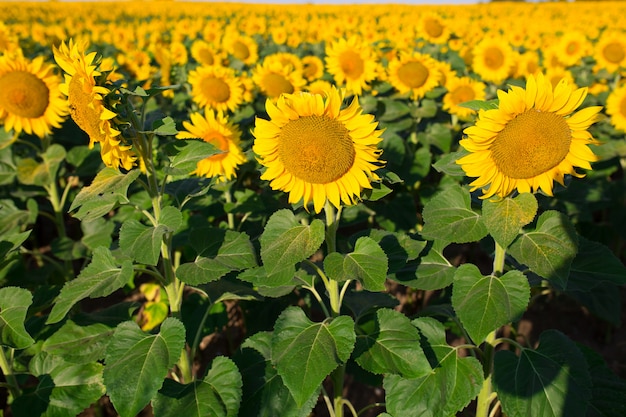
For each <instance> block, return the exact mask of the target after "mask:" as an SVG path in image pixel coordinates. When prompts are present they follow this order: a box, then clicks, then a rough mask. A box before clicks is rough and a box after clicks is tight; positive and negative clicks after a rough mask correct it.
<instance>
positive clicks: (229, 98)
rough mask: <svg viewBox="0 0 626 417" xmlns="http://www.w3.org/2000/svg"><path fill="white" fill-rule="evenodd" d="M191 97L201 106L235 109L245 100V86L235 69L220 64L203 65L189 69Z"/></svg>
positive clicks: (224, 109) (225, 109) (220, 109)
mask: <svg viewBox="0 0 626 417" xmlns="http://www.w3.org/2000/svg"><path fill="white" fill-rule="evenodd" d="M187 81H188V82H189V84H190V85H191V97H192V99H193V101H194V102H196V103H197V104H198V105H199V106H201V107H208V108H210V109H214V110H218V111H223V112H227V111H229V110H230V111H235V110H236V109H237V107H239V105H241V103H242V102H243V86H242V85H241V81H240V80H239V77H237V75H236V74H235V70H234V69H233V68H230V67H222V66H220V65H203V66H200V67H197V68H196V69H194V70H192V71H189V76H188V78H187Z"/></svg>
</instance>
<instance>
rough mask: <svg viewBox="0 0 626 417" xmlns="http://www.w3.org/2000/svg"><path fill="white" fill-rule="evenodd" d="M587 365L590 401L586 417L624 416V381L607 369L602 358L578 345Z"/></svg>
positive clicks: (625, 389)
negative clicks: (589, 379) (590, 387)
mask: <svg viewBox="0 0 626 417" xmlns="http://www.w3.org/2000/svg"><path fill="white" fill-rule="evenodd" d="M578 349H580V351H581V353H582V354H583V355H584V356H585V360H586V361H587V363H588V364H589V374H590V375H591V383H592V389H591V394H592V395H591V401H590V403H589V408H588V409H587V414H586V417H624V416H626V381H624V380H623V379H620V378H619V377H618V376H617V375H615V374H614V373H613V372H611V370H610V369H609V368H608V366H607V365H606V363H605V362H604V359H603V358H602V356H601V355H600V354H599V353H598V352H596V351H594V350H592V349H591V348H588V347H586V346H584V345H578Z"/></svg>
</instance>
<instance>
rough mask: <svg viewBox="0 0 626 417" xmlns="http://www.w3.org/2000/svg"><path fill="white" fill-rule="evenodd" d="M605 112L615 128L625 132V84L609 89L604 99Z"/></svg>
mask: <svg viewBox="0 0 626 417" xmlns="http://www.w3.org/2000/svg"><path fill="white" fill-rule="evenodd" d="M606 113H607V114H608V115H609V116H611V124H612V125H613V126H614V127H615V128H616V129H619V130H622V131H625V132H626V84H622V85H621V86H619V87H618V88H616V89H614V90H613V91H611V93H610V94H609V96H608V97H607V99H606Z"/></svg>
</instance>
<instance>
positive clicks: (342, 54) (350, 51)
mask: <svg viewBox="0 0 626 417" xmlns="http://www.w3.org/2000/svg"><path fill="white" fill-rule="evenodd" d="M378 66H379V64H378V59H377V57H376V54H375V53H374V51H373V48H372V47H371V46H370V45H368V44H367V43H365V42H363V41H361V40H360V39H359V38H358V37H356V36H351V37H350V38H348V39H344V38H340V39H338V40H336V41H335V42H332V43H331V44H330V46H329V47H328V48H327V49H326V69H327V70H328V72H329V73H330V74H331V75H332V76H333V77H334V79H335V82H336V83H337V84H338V85H341V86H345V88H346V90H347V92H348V93H352V94H356V95H360V94H361V93H362V92H363V90H367V89H369V88H370V86H369V83H370V82H371V81H373V80H374V79H375V78H376V76H377V74H378Z"/></svg>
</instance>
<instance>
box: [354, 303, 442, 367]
mask: <svg viewBox="0 0 626 417" xmlns="http://www.w3.org/2000/svg"><path fill="white" fill-rule="evenodd" d="M419 341H420V335H419V333H418V331H417V329H416V328H415V326H413V325H412V324H411V321H410V320H409V319H408V318H407V317H406V316H405V315H404V314H402V313H399V312H397V311H395V310H391V309H388V308H381V309H379V310H377V311H376V318H375V320H374V326H373V329H372V331H369V332H367V334H364V335H359V336H357V339H356V346H355V350H354V355H353V356H354V358H355V359H356V362H357V363H358V364H359V365H360V366H361V367H362V368H363V369H365V370H367V371H369V372H372V373H374V374H386V375H388V374H397V375H401V376H403V377H405V378H416V377H420V376H424V375H426V374H428V373H430V372H431V368H430V364H429V363H428V360H427V359H426V356H425V355H424V352H423V351H422V348H421V347H420V344H419Z"/></svg>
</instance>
